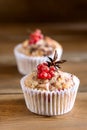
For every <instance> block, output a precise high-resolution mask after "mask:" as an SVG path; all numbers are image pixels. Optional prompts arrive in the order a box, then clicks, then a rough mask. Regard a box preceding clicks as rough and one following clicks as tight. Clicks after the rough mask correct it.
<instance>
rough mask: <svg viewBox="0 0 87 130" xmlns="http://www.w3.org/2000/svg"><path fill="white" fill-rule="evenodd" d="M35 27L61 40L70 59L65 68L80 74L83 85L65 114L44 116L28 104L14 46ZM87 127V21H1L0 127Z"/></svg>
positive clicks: (14, 129) (20, 129) (69, 129)
mask: <svg viewBox="0 0 87 130" xmlns="http://www.w3.org/2000/svg"><path fill="white" fill-rule="evenodd" d="M35 28H40V29H42V30H43V32H44V34H45V35H49V36H50V37H52V38H54V39H55V40H58V41H59V42H60V43H61V44H62V46H63V49H64V53H63V59H67V60H68V62H67V63H65V64H64V65H63V66H62V70H63V71H67V72H70V73H73V74H75V75H77V76H78V77H79V78H80V81H81V83H80V86H79V91H78V94H77V98H76V102H75V106H74V108H73V109H72V111H71V112H69V113H68V114H65V115H62V116H54V117H44V116H38V115H36V114H33V113H31V112H30V111H29V110H28V109H27V108H26V105H25V101H24V97H23V93H22V90H21V88H20V83H19V82H20V79H21V78H22V76H23V75H21V74H19V72H18V70H17V66H16V61H15V57H14V55H13V49H14V46H15V45H17V44H18V43H20V42H22V41H23V40H25V39H26V38H27V37H28V33H29V32H30V31H31V30H34V29H35ZM34 129H35V130H41V129H42V130H48V129H49V130H58V129H59V130H66V129H67V130H82V129H84V130H87V24H86V23H84V24H83V23H80V24H77V23H76V24H57V23H56V24H1V25H0V130H34Z"/></svg>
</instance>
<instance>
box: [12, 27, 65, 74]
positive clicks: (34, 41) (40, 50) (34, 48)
mask: <svg viewBox="0 0 87 130" xmlns="http://www.w3.org/2000/svg"><path fill="white" fill-rule="evenodd" d="M55 50H57V52H58V57H59V59H60V58H61V55H62V52H63V49H62V46H61V45H60V44H59V43H58V42H56V41H55V40H53V39H51V38H50V37H48V36H44V35H43V34H42V33H41V30H39V29H37V30H35V31H34V32H32V33H31V34H30V36H29V39H27V40H25V41H24V42H23V43H21V44H18V45H17V46H16V47H15V48H14V54H15V57H16V61H17V66H18V70H19V72H20V73H21V74H24V75H25V74H29V73H31V72H32V70H33V69H34V68H35V67H36V66H37V65H38V64H40V63H42V62H44V61H46V60H47V56H50V57H52V56H53V54H54V51H55Z"/></svg>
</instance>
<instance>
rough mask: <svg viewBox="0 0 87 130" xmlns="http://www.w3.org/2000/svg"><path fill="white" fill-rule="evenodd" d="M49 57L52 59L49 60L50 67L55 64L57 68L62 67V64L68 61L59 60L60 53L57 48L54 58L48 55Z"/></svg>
mask: <svg viewBox="0 0 87 130" xmlns="http://www.w3.org/2000/svg"><path fill="white" fill-rule="evenodd" d="M48 58H49V60H50V61H47V63H48V67H50V66H54V67H55V68H56V69H58V68H61V67H60V64H62V63H64V62H66V60H58V54H57V51H56V50H55V53H54V57H53V59H52V58H51V57H48Z"/></svg>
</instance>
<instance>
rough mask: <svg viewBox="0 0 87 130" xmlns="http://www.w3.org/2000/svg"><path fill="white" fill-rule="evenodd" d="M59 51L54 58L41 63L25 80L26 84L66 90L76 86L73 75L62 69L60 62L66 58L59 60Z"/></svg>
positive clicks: (46, 88)
mask: <svg viewBox="0 0 87 130" xmlns="http://www.w3.org/2000/svg"><path fill="white" fill-rule="evenodd" d="M57 56H58V55H57V51H55V54H54V57H53V59H52V58H50V57H48V58H49V61H47V62H45V63H41V64H39V65H38V66H37V69H36V70H35V71H34V72H32V73H31V74H30V75H29V76H28V77H27V78H26V80H25V86H26V87H30V88H33V89H38V90H46V91H56V90H59V91H60V90H64V89H67V88H70V87H73V86H74V80H73V75H72V74H69V73H65V72H63V71H61V70H60V64H62V63H64V62H65V60H60V61H59V60H58V61H57V59H58V57H57Z"/></svg>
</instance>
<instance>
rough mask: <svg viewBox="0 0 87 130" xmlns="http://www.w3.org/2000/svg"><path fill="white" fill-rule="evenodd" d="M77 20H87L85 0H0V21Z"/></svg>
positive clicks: (86, 1) (86, 0)
mask: <svg viewBox="0 0 87 130" xmlns="http://www.w3.org/2000/svg"><path fill="white" fill-rule="evenodd" d="M78 21H81V22H86V21H87V0H0V22H78Z"/></svg>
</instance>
